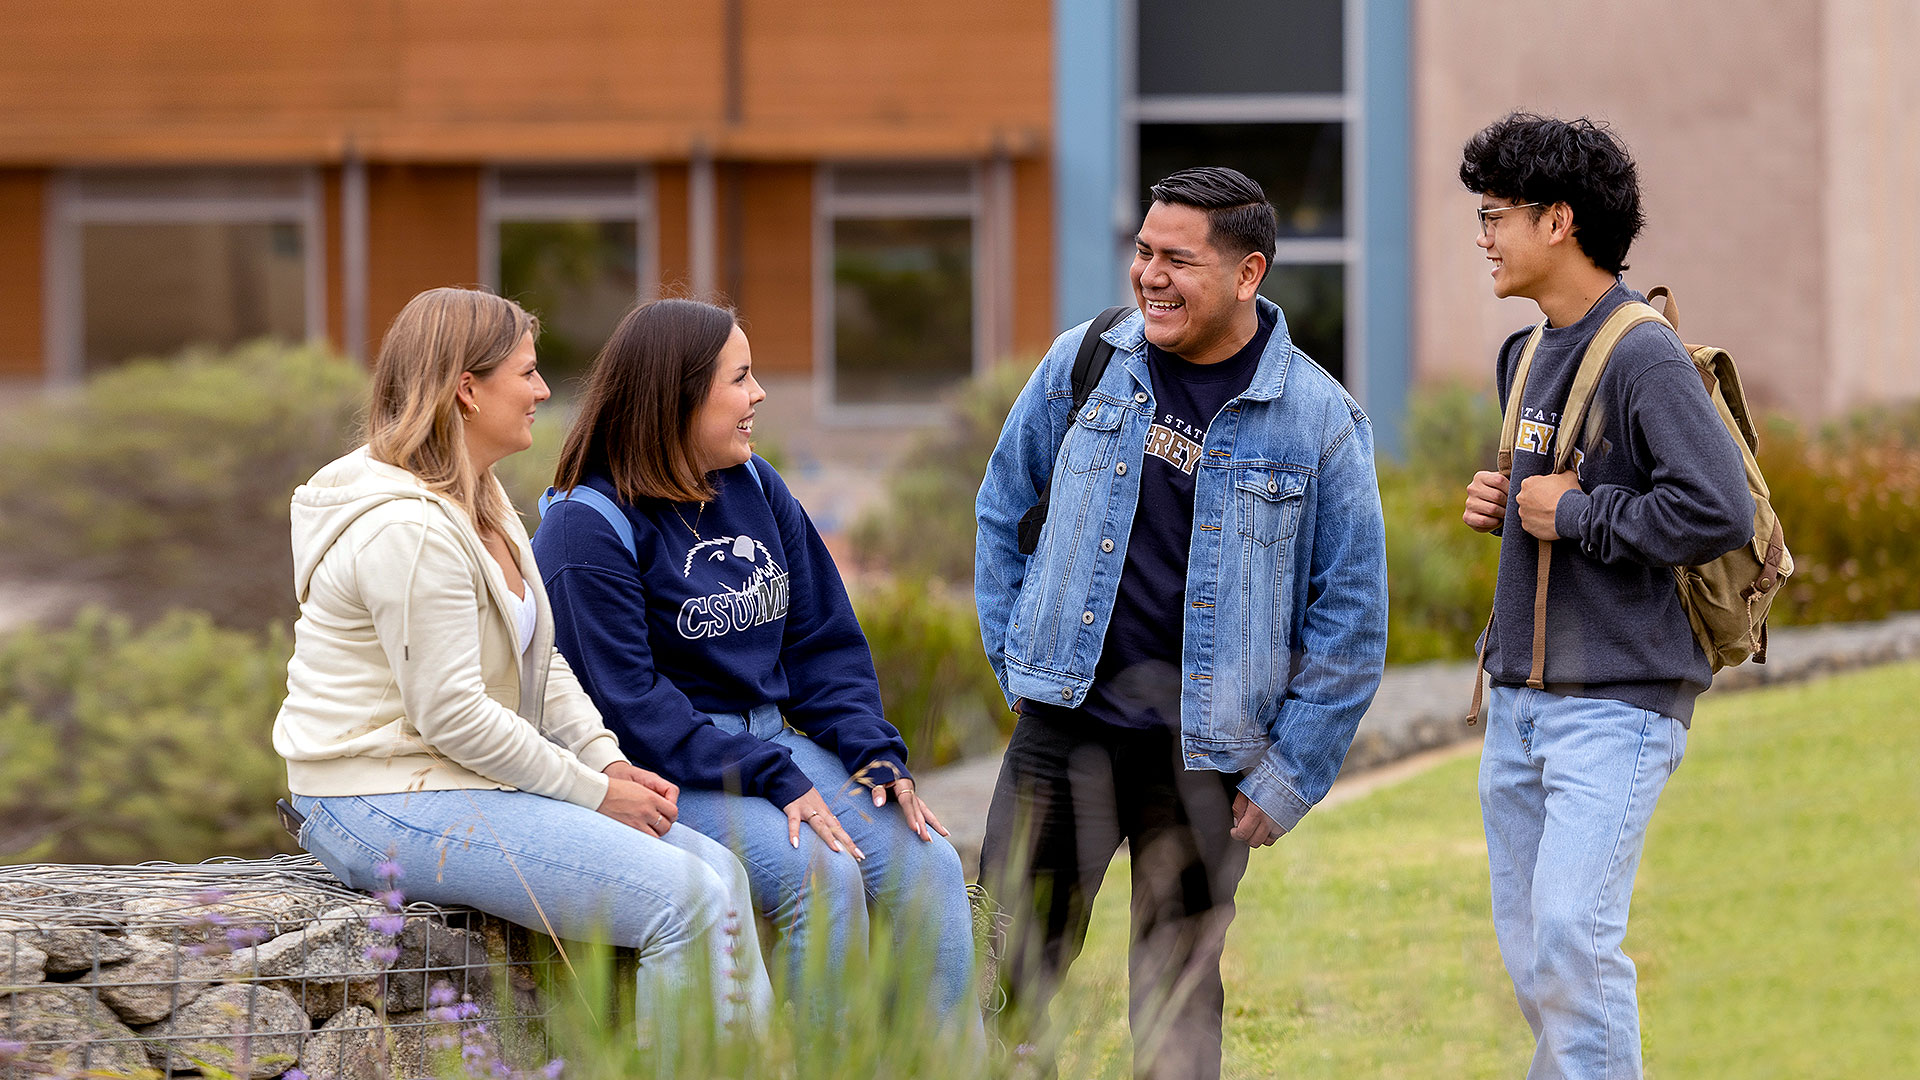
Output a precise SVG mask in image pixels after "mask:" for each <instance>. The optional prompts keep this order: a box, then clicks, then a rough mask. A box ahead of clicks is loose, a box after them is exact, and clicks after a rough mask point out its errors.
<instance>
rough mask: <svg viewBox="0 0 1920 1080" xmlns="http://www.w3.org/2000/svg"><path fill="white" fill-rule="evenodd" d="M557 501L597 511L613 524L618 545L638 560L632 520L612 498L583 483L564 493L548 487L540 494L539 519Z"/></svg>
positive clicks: (543, 519) (544, 517) (544, 516)
mask: <svg viewBox="0 0 1920 1080" xmlns="http://www.w3.org/2000/svg"><path fill="white" fill-rule="evenodd" d="M559 502H571V503H578V504H580V505H581V506H586V507H590V508H591V509H593V510H595V511H596V512H598V513H599V515H600V516H601V517H603V518H606V519H607V524H609V525H611V526H613V532H614V535H616V536H618V537H619V538H620V546H621V547H624V548H626V549H627V554H628V555H631V556H633V560H634V562H636V563H637V562H639V561H640V551H639V549H638V548H637V547H635V546H634V543H633V522H631V521H628V520H627V515H625V514H623V513H621V512H620V508H619V507H618V506H615V505H614V504H613V500H612V499H609V498H607V497H606V496H605V495H602V494H600V492H598V491H596V490H594V489H593V488H590V487H588V486H586V485H585V484H582V485H580V486H579V487H577V488H572V489H570V490H569V491H567V492H566V493H565V494H560V493H558V492H556V491H554V490H553V489H552V488H548V489H547V493H546V494H545V495H542V496H540V519H541V520H542V521H545V520H546V517H547V512H548V511H549V510H550V509H551V508H552V507H553V504H554V503H559Z"/></svg>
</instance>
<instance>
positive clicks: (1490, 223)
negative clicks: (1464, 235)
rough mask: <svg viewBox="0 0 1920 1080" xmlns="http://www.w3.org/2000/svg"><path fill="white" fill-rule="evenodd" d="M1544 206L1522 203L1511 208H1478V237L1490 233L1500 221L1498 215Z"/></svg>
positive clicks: (1535, 203) (1534, 203) (1542, 204)
mask: <svg viewBox="0 0 1920 1080" xmlns="http://www.w3.org/2000/svg"><path fill="white" fill-rule="evenodd" d="M1545 205H1547V204H1546V203H1537V202H1523V203H1515V204H1514V205H1512V206H1483V207H1481V208H1480V235H1481V236H1486V235H1488V234H1490V233H1492V232H1493V227H1494V225H1496V224H1498V223H1499V221H1500V215H1501V214H1504V213H1506V212H1507V211H1509V210H1525V209H1526V208H1527V207H1529V206H1545Z"/></svg>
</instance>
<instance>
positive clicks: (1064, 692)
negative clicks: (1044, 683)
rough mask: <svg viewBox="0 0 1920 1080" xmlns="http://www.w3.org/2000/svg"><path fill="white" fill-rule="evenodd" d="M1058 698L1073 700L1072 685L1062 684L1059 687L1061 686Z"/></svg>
mask: <svg viewBox="0 0 1920 1080" xmlns="http://www.w3.org/2000/svg"><path fill="white" fill-rule="evenodd" d="M1060 700H1061V701H1072V700H1073V687H1071V686H1063V687H1061V688H1060Z"/></svg>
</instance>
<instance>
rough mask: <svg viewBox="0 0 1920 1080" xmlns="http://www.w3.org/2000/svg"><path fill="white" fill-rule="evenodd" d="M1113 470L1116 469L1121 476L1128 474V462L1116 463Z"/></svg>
mask: <svg viewBox="0 0 1920 1080" xmlns="http://www.w3.org/2000/svg"><path fill="white" fill-rule="evenodd" d="M1113 471H1114V472H1115V473H1117V474H1118V475H1120V476H1125V475H1127V463H1126V462H1124V461H1123V462H1121V463H1120V464H1118V465H1115V466H1114V467H1113Z"/></svg>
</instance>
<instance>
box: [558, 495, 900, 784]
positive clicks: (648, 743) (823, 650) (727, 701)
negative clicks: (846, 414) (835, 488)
mask: <svg viewBox="0 0 1920 1080" xmlns="http://www.w3.org/2000/svg"><path fill="white" fill-rule="evenodd" d="M750 468H751V469H756V470H757V471H758V474H759V476H760V479H761V483H760V484H756V483H755V482H754V477H753V476H750V475H748V473H747V470H748V469H750ZM710 479H711V481H712V483H713V486H714V489H715V493H716V497H715V498H714V500H713V501H712V502H709V503H707V504H706V505H705V506H704V508H703V507H701V506H700V505H699V504H689V503H672V502H667V501H665V500H662V499H642V500H640V502H639V503H638V504H637V505H632V504H628V503H626V502H624V501H623V500H621V498H620V497H619V495H618V494H617V493H616V492H615V491H614V487H613V483H612V482H611V481H610V480H608V479H607V478H606V477H603V476H592V477H589V478H588V479H587V481H586V482H587V484H588V485H589V486H591V487H593V488H595V489H596V490H598V491H599V492H600V493H601V494H603V495H605V496H607V497H608V498H609V499H612V500H613V501H614V503H615V505H617V506H619V507H620V509H621V510H622V511H624V512H625V514H626V517H627V520H628V521H629V522H631V523H632V525H633V533H634V546H635V547H636V549H637V551H638V558H637V560H636V558H635V557H634V556H632V555H629V554H628V553H627V550H626V548H625V547H623V546H622V545H621V542H620V539H619V537H618V536H617V535H615V533H614V531H613V527H612V526H611V525H610V524H608V522H607V521H606V519H604V518H602V517H601V516H600V515H599V514H598V513H596V512H595V511H594V510H593V509H592V508H591V507H588V506H584V505H576V504H570V503H564V502H555V503H554V504H553V506H552V507H550V508H549V509H548V511H547V516H546V518H545V519H544V520H543V521H542V522H541V523H540V529H539V531H538V532H536V533H535V534H534V537H533V551H534V557H535V559H537V560H538V562H539V564H540V573H541V575H542V578H543V580H544V581H545V582H546V586H547V594H548V596H549V597H550V598H551V599H552V602H553V621H554V643H555V644H556V645H557V646H559V649H560V652H561V653H562V654H563V655H564V656H565V657H566V658H567V662H568V663H569V664H570V665H572V667H573V670H574V672H575V674H577V675H578V676H579V678H580V682H581V684H582V685H583V686H584V687H585V688H586V691H587V694H588V696H590V697H591V698H592V699H593V703H594V704H595V705H596V706H598V707H599V709H600V713H601V715H602V716H603V717H604V718H605V719H606V723H607V727H609V728H611V729H612V730H613V732H614V733H615V734H616V735H618V736H619V738H620V747H621V749H622V750H624V751H625V752H626V754H627V756H628V757H630V758H632V759H633V761H634V762H635V763H636V764H638V765H641V766H643V767H645V768H649V769H653V770H654V771H656V772H658V773H660V774H661V775H662V776H665V777H666V778H667V779H669V780H671V781H673V782H674V783H676V784H679V785H681V786H682V787H686V788H692V789H703V788H704V789H724V790H733V791H738V792H740V793H741V794H745V795H757V796H761V797H763V798H765V799H767V800H768V801H770V802H772V803H773V804H774V805H776V806H785V805H786V804H787V803H790V802H792V801H793V800H795V799H797V798H799V797H800V796H802V795H804V794H806V792H807V789H808V788H810V787H813V786H814V785H813V782H812V781H810V780H808V779H807V777H806V775H805V774H804V773H802V772H801V771H800V768H799V766H797V765H795V764H794V763H793V756H792V754H791V752H789V751H788V750H787V749H786V748H785V747H782V746H779V745H777V744H775V743H772V742H767V741H764V740H762V739H759V738H756V737H754V736H752V735H748V734H744V733H743V734H733V733H729V732H727V731H723V730H722V729H721V728H719V727H718V726H716V725H715V724H714V723H713V722H712V721H711V720H709V719H707V717H706V715H705V714H709V713H746V712H749V711H751V710H753V709H754V708H755V707H757V706H761V705H765V704H768V703H772V704H775V705H778V706H779V707H780V711H781V713H782V715H784V716H785V717H786V720H787V722H788V723H789V724H792V725H793V726H794V727H795V728H798V729H799V730H800V731H802V732H804V733H805V734H806V735H808V736H810V737H811V738H813V739H814V740H815V741H817V742H818V743H819V744H820V745H821V746H823V747H825V748H826V749H827V750H829V751H831V752H833V753H834V754H835V755H836V756H838V757H839V759H840V761H841V763H842V764H843V765H845V766H846V769H847V771H848V772H849V773H856V772H858V771H859V770H860V769H861V768H863V767H865V766H867V765H869V764H870V763H872V762H874V761H884V762H889V763H891V764H892V765H893V766H894V767H896V768H898V769H899V770H900V771H901V773H902V774H903V775H904V774H905V771H906V762H907V748H906V744H905V743H904V742H903V741H902V740H901V738H900V733H899V732H898V731H896V730H895V729H894V727H893V725H891V724H889V723H888V722H887V720H886V717H885V715H884V714H883V713H882V711H881V707H880V687H879V682H878V680H877V679H876V677H875V675H874V668H873V655H872V653H871V652H870V651H869V649H868V647H867V639H866V636H865V635H864V634H862V633H861V631H860V624H859V622H858V621H857V620H856V619H855V618H854V614H853V605H852V604H851V603H849V602H848V600H847V591H846V587H845V586H844V585H843V584H842V583H841V581H840V574H839V571H838V570H837V569H835V567H834V565H833V559H832V557H831V556H830V555H829V554H828V552H827V548H826V545H825V544H824V543H823V542H822V541H821V539H820V534H819V533H818V532H817V531H816V530H815V529H814V527H813V522H812V521H811V520H809V519H808V517H807V514H806V511H805V510H803V509H802V508H801V506H800V504H799V503H798V502H797V501H795V499H794V497H793V495H792V493H791V492H789V491H788V490H787V485H786V483H785V482H784V481H782V480H781V479H780V475H779V474H778V473H776V472H775V471H774V470H773V467H772V466H771V465H768V464H767V463H766V462H765V461H764V460H762V459H760V458H758V457H756V458H754V459H753V461H752V462H750V463H748V464H746V465H736V466H734V467H733V468H730V469H724V470H722V471H720V472H717V473H714V474H712V476H711V477H710ZM886 779H888V780H891V779H892V776H891V775H888V776H887V777H886ZM883 782H884V781H883ZM823 794H825V793H823Z"/></svg>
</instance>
